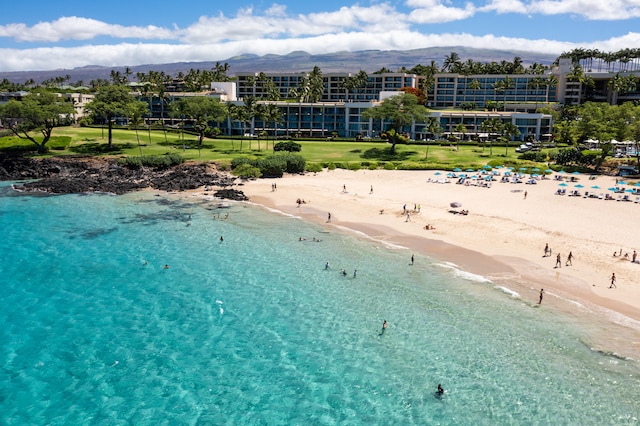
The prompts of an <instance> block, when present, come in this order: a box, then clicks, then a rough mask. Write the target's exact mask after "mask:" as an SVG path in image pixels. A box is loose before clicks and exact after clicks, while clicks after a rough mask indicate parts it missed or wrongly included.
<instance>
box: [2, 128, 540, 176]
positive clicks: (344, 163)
mask: <svg viewBox="0 0 640 426" xmlns="http://www.w3.org/2000/svg"><path fill="white" fill-rule="evenodd" d="M296 142H297V143H299V144H301V145H302V151H301V152H300V155H302V156H303V157H304V158H305V159H306V160H307V162H308V163H320V164H322V165H325V166H326V165H328V164H330V163H334V164H336V165H338V167H354V166H355V168H358V166H360V167H375V166H377V167H383V166H384V164H385V163H393V165H394V167H398V168H404V169H453V168H455V167H460V168H465V169H466V168H469V167H471V168H479V167H482V166H483V165H485V164H492V165H506V166H509V165H510V166H518V167H536V166H538V167H540V166H543V167H544V168H546V165H541V164H536V163H533V162H528V161H524V160H519V159H518V158H517V156H518V155H517V153H516V152H515V147H516V146H517V145H515V144H514V145H513V146H510V147H509V149H508V153H507V154H506V155H505V147H504V146H494V147H493V153H492V155H490V148H489V146H488V145H487V146H486V147H481V146H476V145H460V146H459V149H456V148H455V147H454V146H452V145H443V146H440V145H436V144H433V143H432V144H431V145H429V146H428V147H427V145H425V144H424V142H421V143H419V144H408V145H404V144H402V145H396V153H395V155H391V154H390V150H389V148H390V146H391V145H389V144H388V143H386V142H380V141H378V142H375V141H367V142H354V141H326V140H320V141H306V140H302V141H296ZM30 146H33V144H31V142H28V141H24V140H20V139H18V138H15V137H4V138H0V150H11V149H19V150H28V149H29V147H30ZM47 146H49V148H50V152H49V154H48V155H56V156H59V155H74V154H76V155H77V154H85V155H112V156H131V155H135V156H138V155H140V154H141V153H142V155H164V154H169V153H174V154H180V155H181V156H182V157H184V158H185V159H186V160H201V161H216V162H227V163H228V162H230V161H231V160H232V159H233V158H235V157H238V156H249V157H252V158H259V157H261V156H267V155H270V154H272V153H273V151H272V147H273V141H272V140H265V139H259V140H258V139H244V140H241V139H234V140H231V139H227V138H218V139H205V140H204V142H203V144H202V146H201V147H200V149H198V146H197V138H196V136H194V135H190V134H185V135H184V140H183V139H182V135H181V134H180V133H178V132H175V131H168V132H167V133H166V135H165V133H164V132H163V131H162V130H161V129H158V130H153V131H151V132H148V131H147V130H139V131H138V133H137V134H136V132H135V131H134V130H127V129H114V130H113V149H112V150H108V149H107V129H104V130H103V129H100V128H87V127H59V128H56V129H54V132H53V138H52V140H51V141H50V142H49V144H48V145H47ZM267 146H268V148H267ZM427 149H428V155H427ZM34 153H35V152H34ZM371 164H373V166H370V165H371Z"/></svg>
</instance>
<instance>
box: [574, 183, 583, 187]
mask: <svg viewBox="0 0 640 426" xmlns="http://www.w3.org/2000/svg"><path fill="white" fill-rule="evenodd" d="M573 187H574V188H584V185H581V184H577V185H574V186H573Z"/></svg>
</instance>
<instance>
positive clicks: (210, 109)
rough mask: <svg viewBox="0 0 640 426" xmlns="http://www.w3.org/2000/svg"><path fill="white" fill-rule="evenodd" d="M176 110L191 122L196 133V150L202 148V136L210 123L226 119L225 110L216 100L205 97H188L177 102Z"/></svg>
mask: <svg viewBox="0 0 640 426" xmlns="http://www.w3.org/2000/svg"><path fill="white" fill-rule="evenodd" d="M177 110H179V111H181V112H182V114H184V115H185V116H186V117H187V118H189V119H190V120H191V121H192V122H193V129H194V130H195V131H196V132H197V133H198V149H200V148H201V147H202V141H203V140H204V135H205V132H206V131H207V129H208V128H209V123H210V122H212V121H213V122H220V121H222V120H224V118H225V117H226V108H225V107H224V105H223V104H221V103H220V101H219V100H218V99H214V98H210V97H206V96H190V97H186V98H180V99H178V101H177Z"/></svg>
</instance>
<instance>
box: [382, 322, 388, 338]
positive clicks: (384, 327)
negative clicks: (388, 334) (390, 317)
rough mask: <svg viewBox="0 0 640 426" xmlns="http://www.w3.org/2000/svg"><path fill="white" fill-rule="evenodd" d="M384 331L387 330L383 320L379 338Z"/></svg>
mask: <svg viewBox="0 0 640 426" xmlns="http://www.w3.org/2000/svg"><path fill="white" fill-rule="evenodd" d="M386 329H387V320H384V322H383V323H382V330H381V331H380V335H381V336H382V335H383V334H384V331H385V330H386Z"/></svg>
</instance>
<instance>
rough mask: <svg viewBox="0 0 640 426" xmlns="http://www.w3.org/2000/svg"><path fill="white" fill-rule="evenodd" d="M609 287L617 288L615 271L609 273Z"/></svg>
mask: <svg viewBox="0 0 640 426" xmlns="http://www.w3.org/2000/svg"><path fill="white" fill-rule="evenodd" d="M609 288H618V287H616V273H615V272H614V273H612V274H611V285H610V286H609Z"/></svg>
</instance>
